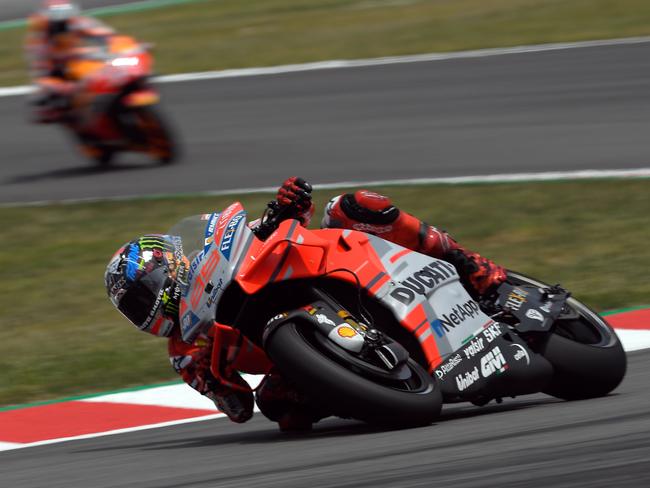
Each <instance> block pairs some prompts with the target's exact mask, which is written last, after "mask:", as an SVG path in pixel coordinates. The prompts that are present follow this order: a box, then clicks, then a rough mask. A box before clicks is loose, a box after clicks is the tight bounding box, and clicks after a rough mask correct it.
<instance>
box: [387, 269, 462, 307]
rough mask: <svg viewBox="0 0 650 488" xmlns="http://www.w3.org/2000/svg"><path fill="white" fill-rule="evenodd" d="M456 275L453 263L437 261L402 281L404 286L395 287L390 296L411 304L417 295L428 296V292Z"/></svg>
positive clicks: (405, 303) (401, 283)
mask: <svg viewBox="0 0 650 488" xmlns="http://www.w3.org/2000/svg"><path fill="white" fill-rule="evenodd" d="M455 275H456V268H454V266H453V265H452V264H450V263H446V262H445V261H436V262H435V263H432V264H428V265H426V266H425V267H424V268H422V269H421V270H420V271H416V272H415V273H413V274H412V275H411V276H409V277H408V278H406V279H405V280H404V281H400V285H402V286H400V287H398V288H395V289H394V290H393V291H392V292H391V293H390V296H391V297H393V298H394V299H395V300H397V301H399V302H402V303H403V304H404V305H409V304H411V302H413V300H415V297H416V296H417V295H422V296H427V293H428V292H430V291H431V290H433V289H434V288H435V287H436V286H438V285H439V284H440V283H443V282H444V281H447V280H448V279H449V278H451V277H452V276H455Z"/></svg>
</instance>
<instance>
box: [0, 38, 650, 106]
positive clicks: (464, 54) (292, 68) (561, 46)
mask: <svg viewBox="0 0 650 488" xmlns="http://www.w3.org/2000/svg"><path fill="white" fill-rule="evenodd" d="M649 42H650V37H627V38H623V39H601V40H596V41H579V42H560V43H551V44H536V45H527V46H514V47H499V48H489V49H475V50H471V51H455V52H448V53H428V54H414V55H410V56H390V57H382V58H371V59H351V60H330V61H319V62H314V63H302V64H286V65H281V66H269V67H260V68H243V69H227V70H221V71H205V72H201V73H185V74H177V75H165V76H159V77H157V78H155V80H156V81H157V82H159V83H178V82H184V81H197V80H215V79H220V78H239V77H247V76H265V75H277V74H285V73H299V72H303V71H315V70H325V69H342V68H361V67H367V66H383V65H390V64H403V63H423V62H432V61H447V60H453V59H467V58H485V57H490V56H503V55H507V54H526V53H539V52H547V51H562V50H567V49H583V48H590V47H605V46H624V45H631V44H646V43H649ZM32 91H33V87H31V86H15V87H7V88H0V97H11V96H17V95H25V94H28V93H31V92H32Z"/></svg>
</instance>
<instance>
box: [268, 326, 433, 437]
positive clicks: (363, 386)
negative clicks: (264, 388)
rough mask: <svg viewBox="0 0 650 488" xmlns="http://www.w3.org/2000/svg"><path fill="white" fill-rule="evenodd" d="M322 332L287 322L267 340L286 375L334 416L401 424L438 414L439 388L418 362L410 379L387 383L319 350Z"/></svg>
mask: <svg viewBox="0 0 650 488" xmlns="http://www.w3.org/2000/svg"><path fill="white" fill-rule="evenodd" d="M317 333H318V332H315V331H313V330H312V329H310V328H309V326H303V325H301V324H300V325H299V324H296V323H291V322H287V323H285V324H283V325H281V326H279V327H278V328H277V329H276V330H275V331H274V332H273V333H272V334H271V335H270V337H268V338H267V339H266V343H265V349H266V351H267V353H268V354H269V356H270V358H271V360H272V361H273V363H274V364H275V365H276V366H277V367H278V368H279V369H280V371H281V372H282V373H283V374H284V375H285V376H287V377H288V378H290V379H291V380H292V381H294V382H295V383H296V384H297V385H298V386H299V387H300V388H301V389H302V390H303V391H305V393H307V394H308V395H310V396H312V397H313V398H315V399H316V400H318V401H319V402H321V404H322V405H324V406H325V407H326V408H327V409H328V410H329V411H331V412H332V413H333V414H334V415H337V416H339V417H345V418H355V419H358V420H363V421H365V422H368V423H373V424H389V425H397V426H415V425H427V424H430V423H431V422H433V421H434V420H435V419H436V418H437V417H438V416H439V414H440V410H441V408H442V394H441V392H440V389H439V388H438V385H437V384H436V381H435V379H434V378H433V377H432V376H431V375H430V374H428V373H427V372H426V371H425V370H424V368H422V367H421V366H420V365H419V364H417V363H416V362H415V361H413V360H409V363H408V367H409V369H410V371H411V373H412V378H411V379H410V380H408V381H407V382H401V383H403V384H397V383H394V384H391V383H388V382H386V383H383V384H382V383H379V382H378V381H377V380H375V379H373V380H371V379H369V378H366V377H364V376H361V375H360V374H358V373H356V372H354V371H352V370H351V369H350V368H348V367H345V366H344V365H341V364H339V362H337V361H336V360H334V359H333V358H331V357H329V356H328V355H327V354H326V353H325V352H324V351H323V350H322V349H321V348H319V346H318V341H317V340H316V339H315V338H314V336H313V334H317ZM409 383H410V384H409Z"/></svg>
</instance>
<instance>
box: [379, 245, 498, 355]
mask: <svg viewBox="0 0 650 488" xmlns="http://www.w3.org/2000/svg"><path fill="white" fill-rule="evenodd" d="M370 242H371V244H372V246H373V248H374V249H375V251H376V252H377V255H378V256H379V257H380V259H381V261H382V264H383V266H384V268H385V269H386V272H387V273H388V275H389V276H390V278H391V279H390V280H389V281H388V282H386V284H385V285H384V286H382V287H381V288H380V289H379V290H378V291H377V292H376V293H375V295H376V297H377V298H379V299H380V300H381V301H382V302H383V303H384V304H385V305H386V306H387V307H388V308H390V309H391V310H393V312H394V314H395V316H396V317H397V318H398V319H399V320H400V321H401V322H402V323H403V324H405V326H406V327H407V328H408V329H410V330H413V332H414V333H415V335H416V336H417V338H418V340H419V341H420V342H421V343H423V342H424V341H426V340H427V339H428V338H429V337H433V338H434V340H435V341H436V345H437V349H438V352H439V353H440V356H441V357H443V358H444V357H445V356H448V355H449V354H451V353H453V352H454V351H456V350H457V349H458V348H459V347H460V346H461V345H463V343H464V342H466V340H467V339H468V338H470V337H471V336H472V335H473V334H474V333H475V332H476V331H477V330H480V329H482V328H483V327H485V326H487V325H489V324H491V323H492V322H493V321H492V320H491V319H490V318H489V317H488V316H487V315H485V314H484V313H483V312H482V311H481V310H480V308H479V306H478V303H476V301H475V300H474V299H472V297H471V296H470V295H469V293H468V292H467V291H466V290H465V288H464V287H463V285H462V284H461V282H460V278H459V276H458V273H457V272H456V269H455V268H454V266H453V265H452V264H450V263H448V262H446V261H443V260H440V259H435V258H432V257H430V256H426V255H424V254H420V253H417V252H414V251H412V252H408V253H406V254H405V255H404V256H403V257H400V258H398V259H395V256H398V255H399V254H400V253H403V252H405V251H407V250H406V249H405V248H403V247H401V246H399V245H397V244H393V243H391V242H388V241H385V240H383V239H380V238H378V237H374V236H370ZM391 258H392V259H391ZM418 307H421V308H422V310H423V311H424V318H421V319H420V318H418V322H419V323H417V324H414V323H412V321H413V317H415V316H418V317H422V314H417V313H414V312H415V311H416V309H417V308H418Z"/></svg>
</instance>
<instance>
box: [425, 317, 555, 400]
mask: <svg viewBox="0 0 650 488" xmlns="http://www.w3.org/2000/svg"><path fill="white" fill-rule="evenodd" d="M552 374H553V367H552V366H551V364H550V363H549V362H548V361H547V360H546V359H545V358H544V357H542V356H541V355H539V354H536V353H535V352H533V351H532V350H531V349H530V348H529V346H528V344H526V342H525V341H524V340H523V339H521V337H519V336H518V335H517V334H512V333H510V332H509V331H508V328H507V326H505V325H503V324H500V323H497V322H494V323H492V324H491V325H489V326H487V327H485V328H483V329H481V330H478V331H476V333H475V334H474V335H473V336H472V337H471V338H469V339H468V340H467V341H466V342H465V344H463V346H461V347H460V348H459V349H458V350H457V351H456V352H455V353H454V354H452V355H451V356H449V357H448V358H446V359H445V361H444V362H443V363H442V364H440V365H439V366H438V367H437V368H436V369H435V375H436V377H437V378H438V383H439V385H440V390H441V391H442V394H443V398H444V401H446V402H456V401H465V400H472V401H475V402H479V403H483V402H484V403H487V402H488V401H489V400H491V399H492V398H500V397H502V396H513V395H526V394H529V393H535V392H538V391H541V390H543V389H544V387H545V386H546V384H547V382H548V381H549V379H550V378H551V377H552Z"/></svg>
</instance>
